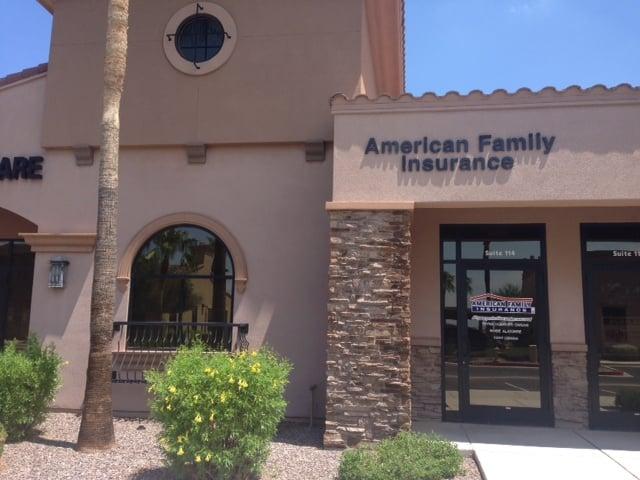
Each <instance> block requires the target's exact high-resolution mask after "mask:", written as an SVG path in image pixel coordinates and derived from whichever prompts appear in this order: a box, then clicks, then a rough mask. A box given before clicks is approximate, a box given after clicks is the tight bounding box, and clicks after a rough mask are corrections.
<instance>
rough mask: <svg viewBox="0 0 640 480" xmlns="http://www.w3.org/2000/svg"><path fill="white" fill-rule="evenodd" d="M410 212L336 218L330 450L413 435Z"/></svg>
mask: <svg viewBox="0 0 640 480" xmlns="http://www.w3.org/2000/svg"><path fill="white" fill-rule="evenodd" d="M410 232H411V213H410V212H408V211H335V212H331V259H330V266H329V308H328V310H329V318H328V334H327V335H328V339H327V340H328V342H327V343H328V346H327V348H328V352H327V413H326V429H325V446H327V447H346V446H353V445H357V444H358V443H360V442H362V441H374V440H379V439H383V438H386V437H389V436H392V435H394V434H395V433H397V432H398V431H401V430H409V429H410V428H411V378H410V349H411V347H410V332H409V328H410V322H411V314H410V307H409V303H410V300H409V296H410V274H411V273H410V272H411V265H410V247H411V233H410Z"/></svg>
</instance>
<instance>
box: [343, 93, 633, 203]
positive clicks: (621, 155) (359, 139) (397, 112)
mask: <svg viewBox="0 0 640 480" xmlns="http://www.w3.org/2000/svg"><path fill="white" fill-rule="evenodd" d="M333 110H334V113H335V115H336V121H335V161H336V163H335V169H334V192H333V200H334V201H337V202H341V201H344V202H350V201H360V202H362V201H364V202H367V201H369V202H380V201H412V202H419V203H424V204H425V205H429V206H438V205H443V206H449V205H457V206H461V205H466V206H471V205H472V204H476V205H477V203H478V202H482V203H483V204H497V203H500V204H501V205H507V204H511V205H524V204H526V202H530V201H536V202H544V203H546V204H549V205H551V204H553V205H562V204H563V202H564V204H565V205H566V204H568V203H571V204H585V205H586V204H589V205H595V204H597V202H603V201H604V202H609V204H626V205H630V204H638V203H639V200H640V195H639V194H638V189H637V181H636V179H637V178H638V175H640V90H638V89H631V88H628V87H622V88H620V89H617V90H615V91H606V90H604V89H602V88H597V89H593V90H588V91H581V90H580V91H568V92H564V93H558V92H555V93H551V92H542V93H539V94H533V93H520V94H516V95H514V96H507V95H506V94H500V95H493V96H490V97H484V96H482V95H481V94H473V95H471V96H469V97H459V96H456V95H454V94H452V95H450V96H447V97H441V98H436V97H433V96H429V97H425V98H424V99H418V100H416V99H412V98H409V97H402V98H401V99H400V100H397V101H391V100H389V99H386V98H382V99H378V100H366V99H363V98H359V99H356V100H353V101H346V100H343V99H342V98H336V99H335V100H334V107H333ZM530 133H531V134H533V135H534V138H535V135H536V134H537V133H540V134H542V135H544V136H547V137H551V136H555V142H554V143H553V147H552V148H551V150H550V152H549V153H548V155H545V153H544V151H543V150H538V149H533V150H529V149H528V150H526V151H522V150H519V151H512V152H495V153H494V152H487V150H486V149H485V151H484V152H483V153H482V154H481V155H479V153H480V151H479V146H478V143H479V137H480V135H492V136H493V137H494V138H495V137H500V138H509V137H525V138H526V139H527V140H528V136H529V134H530ZM424 137H428V138H429V140H438V141H440V142H443V141H444V140H446V139H453V140H457V139H467V140H468V142H469V151H468V152H467V153H448V154H447V153H433V152H428V153H425V152H424V149H423V146H422V145H420V146H419V152H418V153H415V152H414V151H413V149H412V151H411V152H410V153H408V154H406V157H407V160H410V159H414V158H415V159H417V160H418V161H419V162H420V164H422V161H423V160H424V159H426V158H430V159H432V160H434V161H435V159H436V158H441V159H442V158H456V162H460V158H462V157H470V158H472V159H473V158H474V157H476V156H482V157H485V158H489V157H490V156H493V155H495V156H497V157H499V158H503V157H505V156H511V157H512V158H513V161H514V165H513V168H511V169H502V168H500V169H498V170H489V169H488V168H486V169H485V170H484V171H481V170H476V171H473V170H472V171H463V170H461V169H459V168H457V169H456V170H454V171H451V170H449V171H436V170H435V169H434V170H433V171H412V172H409V171H402V170H401V167H402V163H401V161H402V160H401V159H402V155H403V154H402V152H400V153H391V154H390V153H389V152H388V150H387V153H383V152H382V148H383V147H382V145H381V143H382V142H383V141H396V142H398V143H399V144H401V143H402V142H403V141H408V142H410V145H409V146H411V145H414V142H415V141H418V142H420V141H422V139H423V138H424ZM371 138H375V139H376V144H377V148H378V149H379V150H380V153H379V154H376V152H375V151H370V152H369V153H368V154H366V153H365V152H366V147H367V145H368V142H369V140H370V139H371ZM436 150H437V149H436ZM458 166H459V164H458Z"/></svg>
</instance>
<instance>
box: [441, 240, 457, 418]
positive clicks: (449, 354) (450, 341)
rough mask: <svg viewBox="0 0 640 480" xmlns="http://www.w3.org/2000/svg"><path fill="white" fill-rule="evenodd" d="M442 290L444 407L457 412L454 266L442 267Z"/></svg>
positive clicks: (446, 265)
mask: <svg viewBox="0 0 640 480" xmlns="http://www.w3.org/2000/svg"><path fill="white" fill-rule="evenodd" d="M454 245H455V244H454ZM454 251H455V248H454ZM442 289H443V291H444V362H445V366H444V384H445V405H446V409H447V410H448V411H458V410H459V408H460V400H459V398H458V397H459V393H458V392H459V389H458V319H457V298H456V292H457V290H456V265H455V264H450V263H449V264H444V265H443V271H442Z"/></svg>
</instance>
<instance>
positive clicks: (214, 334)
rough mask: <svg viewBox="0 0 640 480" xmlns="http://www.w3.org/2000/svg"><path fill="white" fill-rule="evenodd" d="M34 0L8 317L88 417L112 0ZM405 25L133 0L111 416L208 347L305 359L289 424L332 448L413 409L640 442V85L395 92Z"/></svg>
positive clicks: (67, 405)
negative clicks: (182, 355) (44, 42)
mask: <svg viewBox="0 0 640 480" xmlns="http://www.w3.org/2000/svg"><path fill="white" fill-rule="evenodd" d="M41 3H42V4H43V5H44V6H45V7H46V8H48V9H49V10H50V11H51V12H52V14H53V18H54V26H53V37H52V43H51V53H50V59H49V63H48V65H44V66H40V67H37V68H35V69H32V70H29V71H25V72H22V73H21V74H17V75H14V76H10V77H7V78H5V79H2V80H0V145H2V152H0V153H1V155H2V163H0V239H1V241H0V247H2V251H1V252H0V255H1V257H0V262H2V263H0V268H1V269H2V270H0V288H1V289H2V291H1V292H0V321H1V322H2V332H3V333H2V335H3V339H8V338H13V337H18V338H20V337H24V335H26V332H27V331H32V332H35V333H37V334H38V335H39V336H40V337H42V338H44V339H45V340H46V341H51V342H54V343H55V344H56V346H57V349H58V350H59V351H60V352H61V354H62V355H63V356H64V357H65V359H67V360H68V361H69V365H68V366H67V367H66V368H65V370H64V386H63V388H62V390H61V391H60V393H59V395H58V397H57V399H56V406H57V407H58V408H64V409H78V408H80V407H81V405H82V400H83V399H82V395H83V391H84V377H85V371H86V359H87V353H88V317H89V307H90V289H91V276H92V251H93V245H94V242H95V223H96V198H97V195H96V193H97V192H96V181H97V163H98V161H99V155H100V152H99V150H98V148H97V147H98V145H99V118H100V109H101V88H102V83H101V80H102V59H103V49H104V36H105V27H106V21H105V17H106V1H104V0H91V1H86V0H82V1H80V0H48V1H44V0H42V1H41ZM403 7H404V6H403V2H402V1H401V0H397V1H396V0H348V1H344V0H335V1H334V0H331V1H324V2H317V1H314V0H295V1H294V0H272V1H270V2H250V1H237V0H236V1H231V0H218V1H216V2H197V3H196V2H191V1H186V0H168V1H164V2H152V1H139V2H132V5H131V8H132V10H131V18H130V25H131V27H130V50H129V59H128V71H127V79H126V85H125V94H124V98H123V104H122V134H121V156H120V217H119V219H118V229H119V239H118V242H119V252H120V255H119V265H118V278H117V280H116V281H117V286H118V298H117V313H116V318H115V324H114V383H113V392H114V407H115V408H116V409H117V410H118V411H121V412H127V413H130V414H131V413H133V414H139V413H141V412H144V411H146V401H147V397H146V394H145V386H144V384H143V383H140V382H139V380H141V378H142V375H141V372H142V370H143V369H144V368H148V367H149V366H150V365H151V364H152V363H153V361H155V360H153V359H154V358H158V357H157V356H158V355H160V356H162V354H163V353H160V354H159V353H158V352H166V351H167V350H171V349H173V348H175V347H176V346H177V345H178V344H180V343H182V342H184V341H185V339H187V338H191V337H190V335H192V334H195V333H196V332H199V333H200V334H205V335H206V338H207V341H210V342H211V345H212V346H215V347H222V348H234V346H235V345H236V344H238V343H241V340H242V341H243V340H244V336H245V335H246V340H247V341H248V343H249V345H250V348H258V347H260V346H262V345H269V346H270V347H272V348H273V349H275V350H277V351H278V352H280V353H281V354H282V355H284V356H286V357H287V358H289V359H290V360H291V361H292V362H293V364H294V366H295V369H294V372H293V375H292V378H291V384H290V387H289V388H288V391H287V398H288V401H289V409H288V415H289V416H291V417H306V416H308V415H310V414H312V412H313V414H314V415H315V416H318V417H324V418H326V436H325V441H326V443H327V444H328V445H345V444H353V443H357V442H358V441H360V440H363V439H373V438H379V437H383V436H386V435H388V434H390V433H393V432H395V431H397V430H399V429H407V428H410V426H411V422H412V420H415V419H421V418H436V419H444V420H446V421H475V422H489V423H528V424H546V425H561V424H565V423H567V422H570V423H578V424H584V425H590V426H591V427H593V428H632V429H636V430H638V429H640V409H639V407H638V404H639V402H640V400H638V398H639V397H640V380H639V378H640V317H639V316H638V314H637V313H636V312H637V311H638V310H639V309H640V283H639V280H638V279H639V278H640V276H639V275H638V274H639V273H640V210H639V209H638V206H639V204H640V193H638V187H637V185H638V179H640V90H639V89H638V88H633V87H630V86H626V85H623V86H620V87H616V88H611V89H608V88H605V87H601V86H596V87H593V88H589V89H584V90H583V89H580V88H577V87H576V88H569V89H567V90H564V91H556V90H555V89H552V88H549V89H544V90H542V91H540V92H531V91H529V90H526V89H523V90H520V91H518V92H516V93H513V94H509V93H507V92H504V91H497V92H494V93H492V94H490V95H485V94H482V93H480V92H472V93H470V94H469V95H458V94H456V93H450V94H447V95H446V96H443V97H437V96H434V95H431V94H428V95H425V96H423V97H420V98H414V97H412V96H409V95H406V94H404V95H403V90H404V16H403ZM60 271H62V272H64V279H63V280H61V279H60V277H59V275H55V274H56V273H59V272H60ZM60 287H61V288H60ZM152 339H153V342H156V343H155V344H154V343H153V342H152ZM158 342H160V343H158ZM152 350H153V352H154V353H151V351H152ZM153 355H156V356H155V357H153Z"/></svg>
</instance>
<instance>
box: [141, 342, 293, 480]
mask: <svg viewBox="0 0 640 480" xmlns="http://www.w3.org/2000/svg"><path fill="white" fill-rule="evenodd" d="M290 371H291V366H290V364H289V363H288V362H287V361H285V360H283V359H281V358H280V357H278V356H277V355H275V354H274V353H272V352H270V351H268V350H261V351H259V352H253V353H244V352H243V353H240V354H231V353H225V352H216V353H209V352H206V351H205V350H204V348H203V347H202V346H195V347H191V348H184V349H181V350H180V351H179V352H178V354H177V355H176V356H175V358H173V359H172V360H171V361H170V362H169V363H168V364H167V366H166V368H165V371H163V372H147V380H148V382H149V392H150V393H151V394H152V395H153V400H152V403H151V412H152V414H153V416H154V418H156V419H157V420H158V421H160V422H161V423H162V425H163V432H162V434H161V438H160V444H161V446H162V448H163V449H164V451H165V455H166V458H167V460H168V463H169V464H170V465H171V466H172V467H174V468H175V469H176V471H177V473H178V474H179V475H181V476H182V475H184V476H189V477H191V478H198V479H214V478H215V479H220V480H226V479H233V480H242V479H248V478H252V477H254V476H257V475H259V473H260V470H261V469H262V466H263V465H264V463H265V461H266V459H267V456H268V454H269V444H270V442H271V440H272V438H273V437H274V436H275V434H276V430H277V427H278V424H279V423H280V421H281V420H282V419H283V417H284V411H285V407H286V402H285V400H284V389H285V387H286V385H287V383H288V381H289V373H290Z"/></svg>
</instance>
